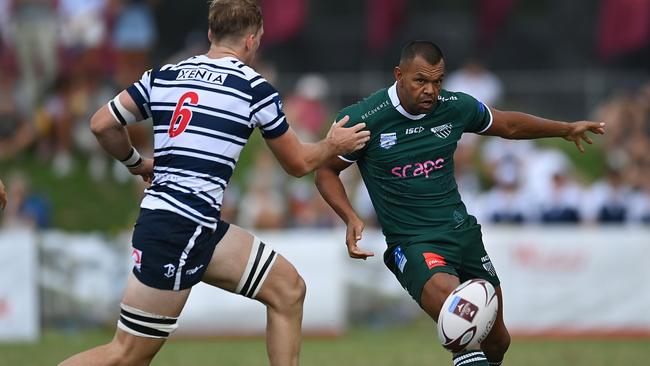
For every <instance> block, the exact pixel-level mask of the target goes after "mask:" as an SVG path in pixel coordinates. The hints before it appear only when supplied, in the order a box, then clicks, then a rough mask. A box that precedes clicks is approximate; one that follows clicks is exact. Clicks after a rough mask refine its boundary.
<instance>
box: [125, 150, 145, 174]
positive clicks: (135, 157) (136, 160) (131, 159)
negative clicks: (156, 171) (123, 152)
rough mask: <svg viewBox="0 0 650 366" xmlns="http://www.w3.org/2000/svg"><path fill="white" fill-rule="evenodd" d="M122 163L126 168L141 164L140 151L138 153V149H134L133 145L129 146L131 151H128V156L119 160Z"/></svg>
mask: <svg viewBox="0 0 650 366" xmlns="http://www.w3.org/2000/svg"><path fill="white" fill-rule="evenodd" d="M121 161H122V164H124V165H125V166H126V167H127V168H129V169H130V168H135V167H137V166H138V165H140V164H142V157H141V156H140V153H138V150H136V149H135V147H131V152H129V156H127V157H126V159H124V160H121Z"/></svg>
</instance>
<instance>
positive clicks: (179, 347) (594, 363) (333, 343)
mask: <svg viewBox="0 0 650 366" xmlns="http://www.w3.org/2000/svg"><path fill="white" fill-rule="evenodd" d="M111 337H112V334H111V333H110V332H107V331H91V332H83V333H78V334H75V335H69V334H63V333H61V332H54V331H48V332H45V334H44V335H43V337H42V340H41V341H40V342H38V343H35V344H0V366H5V365H7V366H8V365H12V366H13V365H29V366H39V365H53V364H56V363H57V362H58V361H60V360H62V359H64V358H65V357H67V356H69V355H71V354H73V353H75V352H79V351H82V350H84V349H87V348H90V347H92V346H95V345H98V344H101V343H104V342H108V341H109V340H110V339H111ZM649 356H650V341H649V340H648V339H612V340H607V339H600V340H584V339H570V340H562V339H560V340H539V339H535V340H531V339H518V338H515V339H514V340H513V342H512V345H511V347H510V351H509V352H508V354H507V358H506V363H505V365H506V366H547V365H554V366H618V365H620V366H639V365H646V364H647V360H648V357H649ZM266 364H268V361H267V358H266V350H265V346H264V340H263V339H261V338H254V339H221V338H216V339H210V338H208V339H199V340H196V339H192V340H188V339H176V340H171V341H169V342H168V343H167V344H166V345H165V347H163V349H162V351H161V352H160V353H159V354H158V355H157V356H156V358H155V359H154V362H153V363H152V365H154V366H179V365H227V366H239V365H242V366H243V365H256V366H257V365H266ZM301 364H302V365H303V366H325V365H327V366H332V365H338V366H365V365H368V366H370V365H372V366H397V365H399V366H408V365H414V366H420V365H451V360H450V354H449V353H448V352H446V351H444V350H443V349H442V347H441V346H440V345H439V344H438V342H437V339H436V336H435V330H434V328H433V326H432V324H431V323H430V322H428V321H423V320H420V321H417V322H415V323H413V324H410V325H404V326H398V327H393V328H385V329H382V330H373V329H368V328H355V329H353V330H351V331H349V332H348V333H347V334H345V335H344V336H342V337H338V338H326V339H322V338H307V339H305V341H304V342H303V347H302V353H301Z"/></svg>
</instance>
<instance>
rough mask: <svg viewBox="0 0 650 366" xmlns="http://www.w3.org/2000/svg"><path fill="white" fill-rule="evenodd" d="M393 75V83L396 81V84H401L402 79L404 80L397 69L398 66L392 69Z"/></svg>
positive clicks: (400, 71)
mask: <svg viewBox="0 0 650 366" xmlns="http://www.w3.org/2000/svg"><path fill="white" fill-rule="evenodd" d="M393 75H395V81H397V83H398V84H400V85H401V84H402V79H403V78H404V74H402V70H401V69H400V68H399V66H395V68H394V69H393Z"/></svg>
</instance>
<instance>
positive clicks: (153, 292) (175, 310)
mask: <svg viewBox="0 0 650 366" xmlns="http://www.w3.org/2000/svg"><path fill="white" fill-rule="evenodd" d="M189 295H190V289H189V288H188V289H185V290H180V291H173V290H160V289H157V288H153V287H149V286H147V285H145V284H143V283H142V282H140V281H139V280H138V279H137V278H136V277H135V276H134V274H133V273H131V274H129V278H128V281H127V285H126V290H125V291H124V297H123V299H122V303H124V304H125V305H128V306H131V307H133V308H136V309H139V310H142V311H146V312H148V313H151V314H156V315H163V316H171V317H178V316H179V315H180V313H181V310H183V306H184V305H185V302H186V301H187V298H188V296H189Z"/></svg>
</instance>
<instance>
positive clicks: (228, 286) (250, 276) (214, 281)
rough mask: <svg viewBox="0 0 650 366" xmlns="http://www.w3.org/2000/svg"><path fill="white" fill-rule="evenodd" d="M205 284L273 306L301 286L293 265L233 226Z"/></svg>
mask: <svg viewBox="0 0 650 366" xmlns="http://www.w3.org/2000/svg"><path fill="white" fill-rule="evenodd" d="M203 282H205V283H208V284H210V285H213V286H217V287H219V288H222V289H224V290H226V291H230V292H234V293H238V294H240V295H243V296H246V297H250V298H256V299H258V300H260V301H262V302H265V303H269V302H273V301H275V300H277V299H275V297H277V296H278V294H283V293H285V292H283V290H285V289H286V287H287V286H288V287H291V286H294V285H295V286H297V287H299V285H300V283H299V282H300V276H299V275H298V272H297V271H296V269H295V268H294V267H293V265H292V264H291V263H289V261H287V260H286V259H285V258H284V257H282V256H281V255H279V254H278V253H276V252H275V250H273V249H272V248H271V247H270V246H269V245H268V244H266V243H263V242H261V241H260V240H259V239H258V238H256V237H254V236H253V235H252V234H250V233H249V232H248V231H246V230H244V229H242V228H240V227H238V226H236V225H230V229H229V230H228V232H227V233H226V235H225V236H224V237H223V239H222V240H221V241H220V242H219V243H218V244H217V246H216V248H215V250H214V253H213V255H212V260H211V261H210V264H209V266H208V268H207V270H206V271H205V274H204V276H203Z"/></svg>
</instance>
